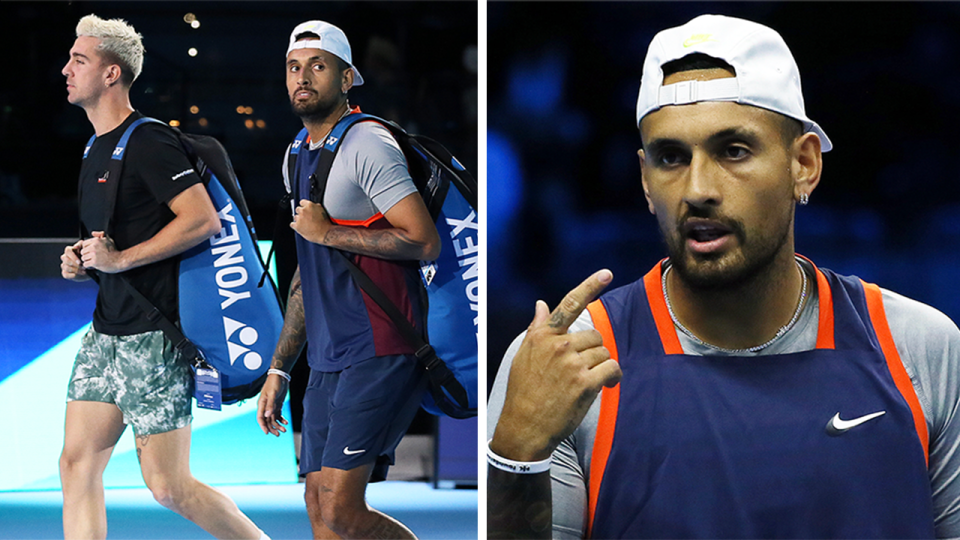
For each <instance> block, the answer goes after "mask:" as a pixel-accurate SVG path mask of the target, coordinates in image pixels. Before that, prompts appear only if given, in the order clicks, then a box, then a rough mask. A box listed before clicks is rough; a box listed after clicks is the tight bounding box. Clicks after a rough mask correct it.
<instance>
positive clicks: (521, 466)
mask: <svg viewBox="0 0 960 540" xmlns="http://www.w3.org/2000/svg"><path fill="white" fill-rule="evenodd" d="M492 441H493V439H490V440H489V441H487V463H489V464H490V465H493V466H494V467H496V468H498V469H500V470H501V471H507V472H510V473H514V474H538V473H542V472H545V471H549V470H550V461H551V458H547V459H545V460H543V461H514V460H512V459H507V458H505V457H503V456H499V455H497V453H496V452H494V451H493V450H491V449H490V443H491V442H492Z"/></svg>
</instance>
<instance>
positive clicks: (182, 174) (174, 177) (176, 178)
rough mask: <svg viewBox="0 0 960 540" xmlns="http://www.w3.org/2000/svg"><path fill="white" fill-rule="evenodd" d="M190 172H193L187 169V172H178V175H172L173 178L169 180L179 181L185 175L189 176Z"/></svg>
mask: <svg viewBox="0 0 960 540" xmlns="http://www.w3.org/2000/svg"><path fill="white" fill-rule="evenodd" d="M192 172H194V171H193V169H187V170H185V171H183V172H179V173H177V174H175V175H173V177H172V178H170V179H171V180H179V179H180V178H183V177H184V176H186V175H188V174H190V173H192Z"/></svg>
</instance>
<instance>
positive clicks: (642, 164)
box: [637, 148, 657, 215]
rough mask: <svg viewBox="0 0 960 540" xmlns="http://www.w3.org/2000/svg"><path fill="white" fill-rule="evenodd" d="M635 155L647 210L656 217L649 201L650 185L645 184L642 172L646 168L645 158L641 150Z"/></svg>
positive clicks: (645, 177)
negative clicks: (637, 158)
mask: <svg viewBox="0 0 960 540" xmlns="http://www.w3.org/2000/svg"><path fill="white" fill-rule="evenodd" d="M637 155H638V156H639V157H640V183H641V184H642V185H643V196H644V198H645V199H647V209H648V210H650V213H651V214H653V215H657V211H656V209H654V207H653V200H651V199H650V184H649V183H648V182H647V175H646V173H645V172H644V171H645V169H646V167H647V156H646V154H645V153H644V152H643V148H641V149H640V150H637Z"/></svg>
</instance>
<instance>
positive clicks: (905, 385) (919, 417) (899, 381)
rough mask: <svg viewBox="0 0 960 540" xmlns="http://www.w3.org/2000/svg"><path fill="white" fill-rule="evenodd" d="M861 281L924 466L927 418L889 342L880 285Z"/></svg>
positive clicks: (908, 377) (888, 329)
mask: <svg viewBox="0 0 960 540" xmlns="http://www.w3.org/2000/svg"><path fill="white" fill-rule="evenodd" d="M861 283H863V293H864V296H866V300H867V311H869V312H870V322H872V323H873V331H874V332H876V334H877V340H878V341H879V342H880V349H881V350H882V351H883V356H884V357H885V358H886V360H887V367H888V368H889V369H890V375H892V376H893V382H894V384H896V385H897V390H899V391H900V394H901V395H902V396H903V399H904V400H905V401H906V402H907V405H909V406H910V412H911V413H913V425H914V427H915V428H916V430H917V436H918V437H919V438H920V445H921V446H923V459H924V460H926V462H927V465H928V466H929V465H930V455H929V447H928V444H929V434H928V433H927V421H926V419H925V418H924V416H923V409H922V408H920V400H919V399H917V392H916V391H915V390H914V388H913V383H912V382H911V381H910V375H908V374H907V370H906V368H904V367H903V361H902V360H901V359H900V353H898V352H897V345H896V343H894V341H893V334H891V333H890V325H889V324H888V323H887V314H886V311H885V310H884V309H883V293H881V292H880V287H878V286H876V285H874V284H873V283H867V282H865V281H862V280H861Z"/></svg>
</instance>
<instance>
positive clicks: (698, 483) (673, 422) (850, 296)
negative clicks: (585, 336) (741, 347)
mask: <svg viewBox="0 0 960 540" xmlns="http://www.w3.org/2000/svg"><path fill="white" fill-rule="evenodd" d="M816 274H817V286H818V294H819V302H820V314H819V322H818V334H817V345H816V348H815V349H813V350H810V351H805V352H799V353H793V354H783V355H770V356H754V357H728V356H723V357H711V356H692V355H685V354H683V351H682V349H681V347H680V341H679V339H678V337H677V333H676V330H675V328H674V325H673V322H672V320H671V318H670V315H669V313H668V311H667V307H666V302H665V299H664V298H663V292H662V290H661V286H660V279H661V265H660V264H658V265H657V266H656V267H655V268H654V269H653V270H652V271H651V272H650V273H648V274H647V275H646V276H645V277H644V278H643V279H642V280H640V281H637V282H635V283H633V284H630V285H627V286H625V287H622V288H620V289H617V290H614V291H612V292H611V293H609V294H606V295H604V296H603V297H602V298H601V299H600V300H597V301H595V302H594V303H592V304H591V305H590V306H589V308H588V309H589V311H590V314H591V316H592V318H593V321H594V326H595V327H596V328H597V330H598V331H599V332H600V333H601V334H602V335H603V338H604V344H605V345H606V346H607V348H608V349H610V353H611V355H612V356H613V357H614V358H616V359H617V360H618V361H619V362H620V367H621V369H622V371H623V379H622V380H621V382H620V384H619V385H618V386H617V387H615V388H612V389H608V388H605V389H604V390H603V393H602V397H601V412H600V420H599V423H598V427H597V435H596V439H595V443H594V448H593V456H592V462H591V463H590V476H589V477H590V485H589V486H588V496H589V507H588V512H589V514H588V527H589V529H588V531H589V536H591V537H593V538H838V537H843V538H932V537H933V536H934V530H933V510H932V503H931V493H930V482H929V479H928V476H927V467H926V464H927V429H926V423H925V421H924V418H923V412H922V410H921V409H920V404H919V402H918V400H917V396H916V394H915V392H914V390H913V386H912V385H911V383H910V379H909V377H908V375H907V373H906V371H905V369H904V367H903V364H902V363H901V361H900V357H899V355H898V354H897V350H896V347H895V346H894V343H893V339H892V337H891V335H890V330H889V328H888V325H887V321H886V316H885V314H884V311H883V302H882V299H881V292H880V289H879V287H877V286H876V285H872V284H867V283H864V282H862V281H860V280H859V279H856V278H849V277H842V276H838V275H836V274H835V273H833V272H831V271H829V270H825V269H824V270H820V269H817V270H816ZM879 411H884V413H883V414H882V415H880V416H877V417H874V418H872V419H870V420H869V421H865V422H863V423H861V424H859V425H857V426H855V427H852V428H850V429H847V430H845V431H840V432H838V431H837V430H835V429H834V430H831V429H828V427H827V426H828V423H829V422H831V419H832V418H833V417H834V415H837V414H838V413H839V416H840V418H841V419H843V420H851V419H857V418H861V417H864V416H866V415H870V414H873V413H877V412H879Z"/></svg>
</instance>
